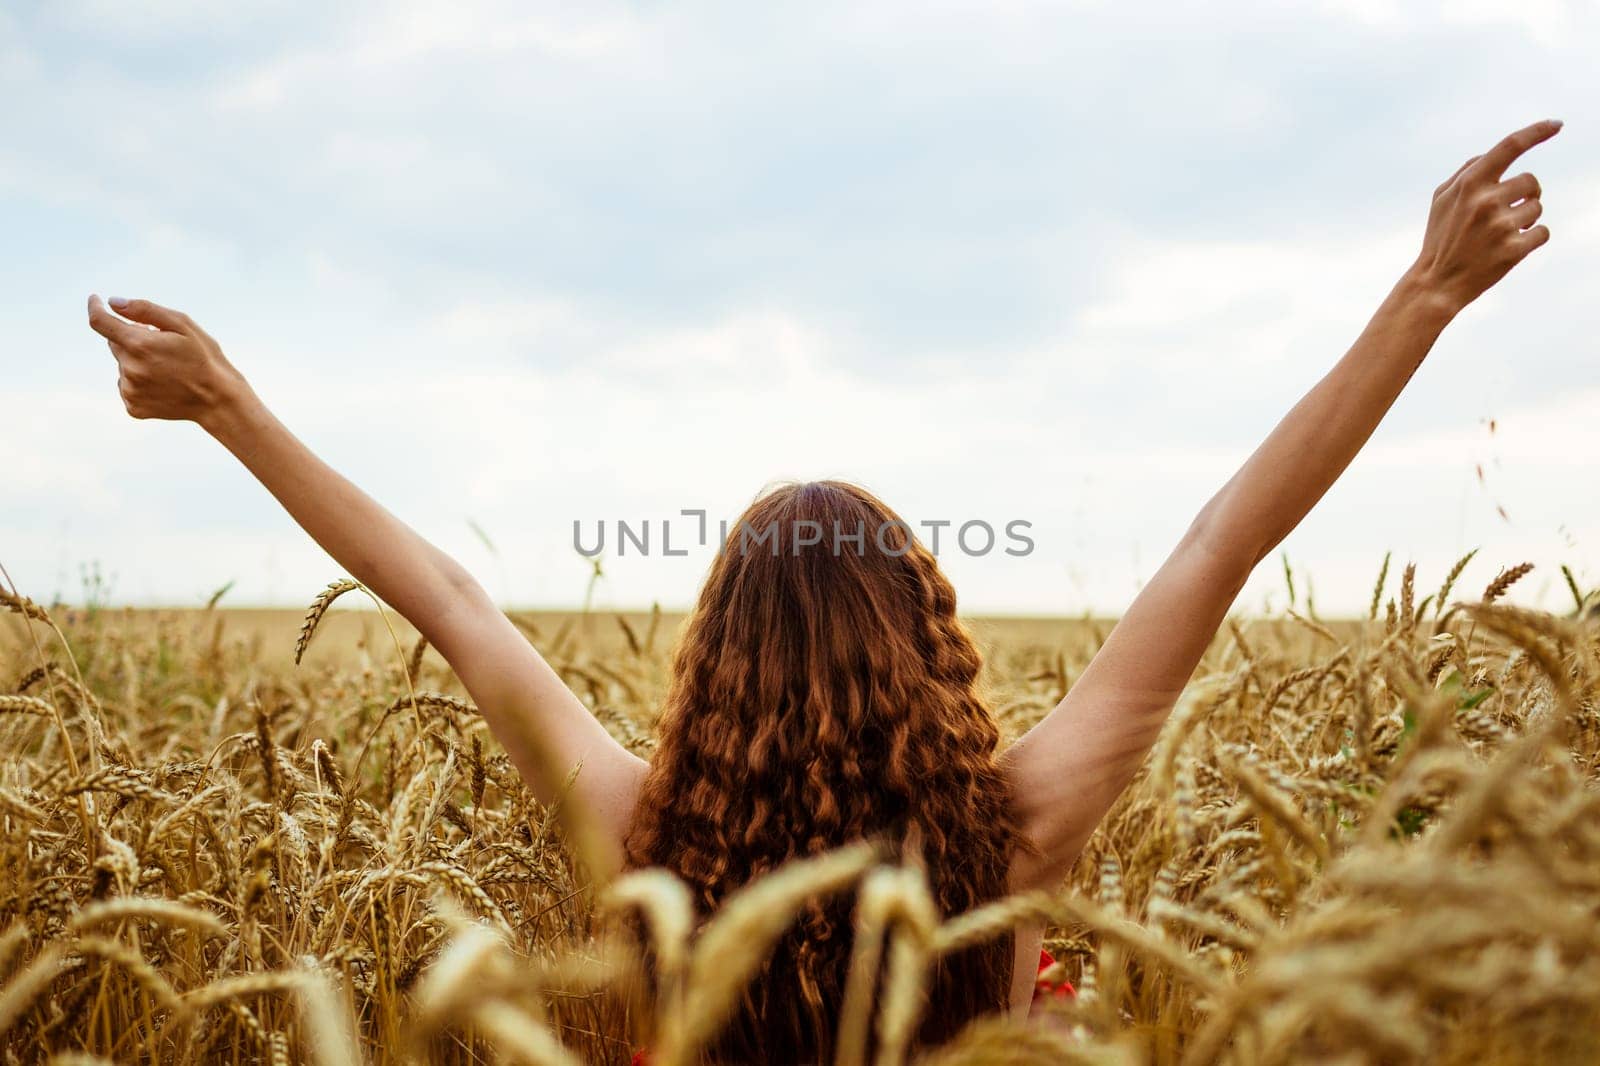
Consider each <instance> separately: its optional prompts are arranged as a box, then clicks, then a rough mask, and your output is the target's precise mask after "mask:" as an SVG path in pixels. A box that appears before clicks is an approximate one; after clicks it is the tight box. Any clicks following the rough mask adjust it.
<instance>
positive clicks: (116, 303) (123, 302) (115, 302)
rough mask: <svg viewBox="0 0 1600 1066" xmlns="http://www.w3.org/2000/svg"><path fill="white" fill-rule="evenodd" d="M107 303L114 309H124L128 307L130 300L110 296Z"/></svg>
mask: <svg viewBox="0 0 1600 1066" xmlns="http://www.w3.org/2000/svg"><path fill="white" fill-rule="evenodd" d="M106 303H108V304H110V305H111V306H112V307H116V308H123V307H127V306H128V298H127V297H126V296H110V297H107V298H106Z"/></svg>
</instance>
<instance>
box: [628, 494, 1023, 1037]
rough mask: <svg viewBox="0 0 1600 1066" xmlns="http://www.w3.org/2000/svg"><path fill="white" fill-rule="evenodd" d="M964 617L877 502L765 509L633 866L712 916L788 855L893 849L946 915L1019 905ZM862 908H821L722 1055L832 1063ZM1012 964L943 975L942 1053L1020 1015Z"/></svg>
mask: <svg viewBox="0 0 1600 1066" xmlns="http://www.w3.org/2000/svg"><path fill="white" fill-rule="evenodd" d="M955 609H956V602H955V593H954V590H953V589H952V588H951V586H950V583H949V582H948V581H947V580H946V579H945V577H944V575H943V574H942V573H941V572H940V571H939V568H938V565H937V563H936V562H935V560H934V558H933V556H932V555H931V554H929V552H928V551H927V550H926V549H925V548H923V547H922V546H921V545H920V544H918V543H917V542H916V541H915V539H914V538H913V537H912V536H911V535H910V529H909V527H908V526H907V525H906V524H905V523H904V522H903V521H902V520H900V519H899V518H898V517H897V516H896V515H895V514H894V513H893V512H892V511H890V510H889V509H888V508H887V507H886V506H884V505H883V504H882V503H881V502H879V501H878V500H877V499H875V498H874V497H872V496H871V495H870V494H869V493H867V492H865V491H864V490H862V489H860V488H857V487H855V486H851V485H846V484H842V483H838V482H812V483H808V484H804V485H792V486H785V487H782V488H779V489H777V490H775V491H773V492H771V493H769V494H768V495H766V496H764V497H762V498H761V499H759V500H758V501H757V502H756V503H755V504H753V505H752V506H751V508H750V509H749V510H748V511H747V512H746V514H745V516H744V517H743V519H742V520H741V521H740V523H739V524H738V525H737V526H736V527H735V528H734V529H733V530H732V531H731V532H730V534H729V536H728V540H727V543H726V544H725V545H724V546H723V550H722V551H721V553H720V554H719V556H718V559H717V561H716V563H715V564H714V565H713V567H712V570H711V574H710V576H709V577H708V578H707V581H706V584H705V587H704V589H703V591H702V593H701V597H700V601H699V604H698V606H697V607H696V610H695V612H694V614H693V616H692V617H691V619H690V621H689V623H688V625H687V626H686V629H685V632H684V634H683V637H682V640H681V643H680V645H679V648H678V651H677V655H676V660H675V669H674V679H673V686H672V689H671V691H670V693H669V695H668V698H667V703H666V707H665V709H664V712H663V715H662V719H661V722H660V726H659V733H660V738H659V744H658V747H657V750H656V754H655V757H654V759H653V760H652V762H651V766H650V769H649V771H648V773H647V774H646V775H645V778H644V781H643V783H642V787H641V791H640V795H639V799H638V802H637V806H636V808H635V817H634V823H633V829H632V832H631V833H630V835H629V837H628V840H627V853H628V861H629V862H630V863H631V864H633V865H636V866H661V867H665V868H667V869H669V870H671V871H672V872H674V873H676V874H677V875H678V876H680V877H681V878H683V879H684V880H685V882H687V884H688V885H689V887H690V889H691V892H692V893H693V895H694V897H695V902H696V903H697V905H698V906H699V907H700V908H701V909H702V913H708V912H709V911H710V910H712V909H713V908H714V907H716V906H717V904H718V903H720V902H721V900H722V899H723V898H725V897H726V896H727V895H728V894H729V893H730V892H731V891H733V890H734V889H737V888H738V887H740V886H741V885H743V884H745V883H746V882H748V881H749V880H751V879H752V878H754V877H757V876H759V875H761V874H762V873H765V872H767V871H769V870H771V869H774V868H775V867H777V866H779V865H781V864H782V863H783V862H785V861H787V860H789V859H792V858H795V857H798V856H807V855H815V854H818V853H820V852H822V851H826V850H829V849H832V848H835V847H839V846H841V845H843V844H846V843H849V842H852V841H856V840H860V839H863V838H878V839H881V840H882V841H883V842H884V843H885V845H886V846H887V847H889V848H890V849H892V850H894V851H898V852H901V853H902V854H904V855H905V857H906V858H913V857H914V858H915V861H920V862H922V863H923V864H924V865H925V866H926V869H927V872H928V877H929V881H930V886H931V888H932V890H933V894H934V897H935V902H936V903H937V905H938V907H939V909H940V910H941V911H942V912H943V914H944V915H946V916H948V915H953V914H957V913H960V912H962V911H964V910H967V909H969V908H971V907H973V906H976V905H978V904H980V903H983V902H986V901H988V900H991V899H994V898H997V897H998V896H1001V895H1003V894H1004V893H1005V891H1006V888H1007V878H1008V874H1009V870H1010V864H1011V859H1012V855H1013V852H1014V851H1015V849H1016V846H1017V830H1016V823H1015V817H1014V811H1013V806H1012V803H1011V798H1010V793H1009V787H1008V785H1007V781H1006V776H1005V773H1004V771H1003V770H1002V769H1001V767H1000V766H999V764H998V763H997V761H996V753H997V748H998V744H999V739H1000V738H999V731H998V729H997V728H996V726H995V723H994V720H993V718H992V716H991V714H990V713H989V710H988V708H987V707H986V706H985V705H984V703H983V701H982V700H981V699H980V698H979V696H978V694H977V691H976V682H977V678H978V673H979V669H980V667H981V660H980V658H979V655H978V652H977V650H976V649H975V648H974V646H973V643H972V641H971V639H970V637H969V635H968V634H967V632H966V630H965V628H964V627H963V626H962V624H961V623H960V621H959V620H958V619H957V618H956V613H955ZM853 903H854V901H853V898H852V897H851V896H849V895H844V896H840V897H837V898H834V899H830V900H825V901H818V902H816V903H815V904H813V905H812V906H811V907H810V908H809V909H808V910H807V911H806V912H805V913H804V914H803V916H802V918H801V920H800V921H799V923H798V924H797V925H796V926H795V927H794V928H793V929H792V930H791V931H790V933H789V934H788V935H787V936H786V937H785V938H784V939H783V940H782V941H781V942H780V944H779V946H778V949H777V950H776V951H775V952H774V954H773V956H772V958H771V959H770V960H769V962H768V964H767V965H766V966H765V967H764V968H763V970H762V972H761V975H760V977H759V978H758V979H757V980H756V981H755V982H754V984H753V985H752V987H751V989H750V991H749V994H748V996H747V999H746V1003H745V1009H744V1010H743V1011H741V1012H740V1014H739V1016H738V1017H736V1018H735V1019H734V1021H733V1022H732V1023H731V1024H730V1025H729V1027H728V1029H727V1031H726V1033H725V1038H724V1041H723V1044H722V1050H723V1052H724V1057H727V1058H730V1059H734V1060H738V1059H740V1058H746V1059H748V1058H752V1057H761V1056H763V1055H765V1056H769V1057H770V1056H771V1055H772V1054H773V1053H774V1052H773V1049H778V1048H783V1049H789V1050H790V1051H791V1052H792V1053H793V1055H794V1056H795V1058H796V1060H797V1061H800V1060H805V1061H812V1060H816V1059H818V1058H826V1057H827V1056H828V1053H829V1049H828V1047H827V1046H826V1042H827V1041H828V1040H829V1038H830V1037H831V1035H832V1032H833V1028H834V1025H835V1023H836V1019H837V1012H838V1007H839V1004H840V1002H841V1000H842V996H843V986H844V980H845V971H846V968H847V960H848V956H849V951H850V945H851V935H850V931H851V913H852V910H853ZM1012 970H1013V962H1012V946H1011V944H1010V943H1009V942H1008V941H1007V942H998V943H993V944H988V945H984V946H981V947H978V948H974V949H971V950H968V951H965V952H961V953H957V954H954V955H951V956H950V957H948V958H946V959H944V960H942V962H941V964H940V967H939V970H938V972H936V973H935V975H934V977H933V980H932V983H931V985H930V1006H929V1009H928V1010H927V1011H926V1013H925V1015H924V1018H925V1021H924V1023H923V1030H922V1035H923V1037H924V1038H925V1039H928V1040H933V1041H937V1040H941V1039H944V1038H946V1037H948V1036H949V1035H951V1034H953V1032H954V1031H955V1030H956V1029H958V1028H959V1027H960V1026H961V1025H962V1024H964V1023H965V1022H966V1021H968V1020H970V1019H971V1018H972V1017H974V1016H976V1015H977V1014H979V1013H983V1012H988V1011H994V1010H1002V1009H1005V1007H1006V1006H1007V1004H1008V1003H1009V1002H1010V999H1011V977H1012ZM1030 976H1031V970H1030Z"/></svg>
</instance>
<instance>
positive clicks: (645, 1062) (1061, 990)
mask: <svg viewBox="0 0 1600 1066" xmlns="http://www.w3.org/2000/svg"><path fill="white" fill-rule="evenodd" d="M1055 964H1056V960H1055V959H1054V958H1053V957H1052V956H1051V954H1050V953H1049V952H1048V951H1046V950H1044V949H1043V948H1040V949H1039V971H1038V972H1039V973H1044V972H1045V971H1046V970H1048V969H1049V968H1050V967H1052V966H1054V965H1055ZM1077 994H1078V993H1077V990H1076V989H1074V988H1073V987H1072V982H1070V981H1057V982H1055V983H1054V984H1052V983H1051V982H1049V981H1046V980H1043V979H1040V980H1039V981H1037V982H1036V983H1035V984H1034V986H1033V1001H1034V1002H1035V1003H1037V1002H1039V1000H1041V999H1071V998H1072V997H1073V996H1076V995H1077ZM633 1066H650V1049H649V1048H640V1049H639V1050H638V1051H635V1052H634V1053H633Z"/></svg>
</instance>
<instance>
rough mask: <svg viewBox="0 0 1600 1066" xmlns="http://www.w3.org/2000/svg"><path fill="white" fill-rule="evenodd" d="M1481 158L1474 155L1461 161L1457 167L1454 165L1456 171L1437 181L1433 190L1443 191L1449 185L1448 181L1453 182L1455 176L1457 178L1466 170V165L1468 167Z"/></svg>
mask: <svg viewBox="0 0 1600 1066" xmlns="http://www.w3.org/2000/svg"><path fill="white" fill-rule="evenodd" d="M1482 158H1483V156H1481V155H1475V156H1473V157H1472V158H1471V159H1469V160H1467V161H1466V162H1465V163H1462V164H1461V165H1460V166H1459V167H1456V172H1455V173H1454V174H1452V175H1450V176H1449V177H1448V178H1445V179H1444V181H1442V182H1440V183H1439V187H1438V188H1437V189H1435V190H1434V191H1435V192H1444V191H1445V190H1446V189H1448V188H1449V187H1450V183H1451V182H1453V181H1455V180H1456V179H1457V178H1459V177H1460V176H1461V175H1462V174H1463V173H1465V171H1466V169H1467V168H1468V167H1470V166H1471V165H1472V164H1474V163H1476V162H1477V161H1478V160H1480V159H1482Z"/></svg>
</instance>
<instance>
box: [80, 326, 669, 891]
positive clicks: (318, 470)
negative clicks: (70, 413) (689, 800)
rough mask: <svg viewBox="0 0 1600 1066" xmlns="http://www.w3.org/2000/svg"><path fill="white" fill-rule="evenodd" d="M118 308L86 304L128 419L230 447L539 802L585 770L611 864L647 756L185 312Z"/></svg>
mask: <svg viewBox="0 0 1600 1066" xmlns="http://www.w3.org/2000/svg"><path fill="white" fill-rule="evenodd" d="M114 303H115V304H116V307H115V309H116V311H117V314H118V315H121V316H122V317H121V318H119V317H117V315H114V314H112V313H111V311H110V310H108V309H107V307H106V305H105V304H104V303H103V302H102V301H101V300H100V299H99V297H90V299H89V325H90V326H91V327H92V328H93V329H94V331H95V332H96V333H99V334H100V335H101V336H103V337H105V338H106V340H107V341H108V342H109V343H110V346H111V352H112V354H113V355H115V356H116V359H117V365H118V368H119V370H120V375H119V378H118V383H117V384H118V388H119V390H120V391H121V393H122V399H123V402H124V404H125V405H126V407H127V409H128V413H129V414H131V415H133V417H135V418H163V419H181V420H188V421H193V422H196V423H198V424H199V425H200V426H201V427H202V428H204V429H205V430H206V431H207V432H208V433H210V434H211V435H212V436H213V437H215V438H216V439H217V440H218V441H219V442H221V443H222V445H223V446H224V447H226V448H227V449H228V450H229V451H230V452H232V453H233V454H234V455H235V456H236V457H237V458H238V459H239V461H240V462H241V463H243V464H244V465H245V467H246V468H248V469H249V471H250V472H251V473H252V474H254V475H255V476H256V478H257V479H258V480H260V482H261V484H262V485H264V486H265V487H266V489H267V491H269V492H271V493H272V495H273V496H275V497H277V499H278V502H279V503H281V504H283V506H284V509H285V510H287V511H288V512H289V514H290V515H291V516H293V518H294V520H295V521H296V522H298V523H300V526H301V528H303V529H304V530H305V531H306V532H307V533H309V534H310V535H311V537H312V538H313V539H314V540H315V541H316V542H317V543H318V544H320V545H322V547H323V548H324V549H326V550H327V552H328V554H329V555H331V556H333V557H334V558H335V559H336V560H338V561H339V564H340V565H341V566H343V567H345V568H346V569H347V570H348V571H349V572H350V574H351V575H352V576H353V577H355V578H356V579H357V580H359V581H361V582H362V583H363V584H365V585H366V586H367V587H368V588H370V589H372V591H373V592H375V593H376V594H377V595H378V596H379V597H381V598H382V599H383V600H384V601H386V602H387V603H389V604H390V605H392V606H393V607H394V608H395V610H397V611H399V612H400V613H401V614H402V615H404V616H405V618H406V619H407V620H408V621H409V622H411V624H412V625H414V626H416V628H417V630H418V632H420V633H421V634H422V635H423V636H425V637H427V638H428V642H429V643H430V644H432V645H433V646H434V647H435V648H437V649H438V650H439V653H440V654H441V655H443V656H444V657H445V659H446V660H447V661H448V662H449V663H450V665H451V667H452V668H453V669H454V670H455V672H456V675H457V676H458V677H460V678H461V682H462V684H464V685H465V686H466V688H467V691H468V692H469V693H471V695H472V698H473V701H474V702H475V703H476V704H477V705H478V709H479V710H480V711H481V712H482V713H483V717H484V720H485V721H486V722H487V723H488V725H489V728H490V729H491V730H493V732H494V735H495V736H496V737H497V738H498V739H499V740H500V742H501V743H502V744H503V745H504V746H505V748H506V751H507V752H508V753H509V754H510V755H511V759H512V761H513V762H514V763H515V764H516V766H517V769H518V771H519V772H521V774H522V776H523V778H524V780H526V781H527V782H528V784H529V786H530V787H531V788H532V789H533V791H534V793H535V794H536V795H537V796H538V797H539V798H540V799H541V800H545V801H548V800H550V799H552V798H553V797H554V796H555V795H556V793H557V791H558V790H559V789H560V787H561V785H562V782H563V780H564V779H565V777H566V775H567V774H568V773H569V772H570V771H571V769H572V767H574V766H577V765H579V764H580V763H581V764H582V767H583V768H582V770H581V771H580V772H579V774H578V777H577V780H576V781H575V782H574V785H573V790H574V798H575V800H576V802H578V803H580V804H582V805H583V806H584V807H585V808H586V809H587V810H588V811H589V812H591V814H592V815H593V816H594V820H595V821H596V822H598V823H599V829H600V831H599V834H598V835H599V836H600V837H601V840H600V842H599V844H600V847H601V848H602V850H603V852H604V854H603V855H601V856H596V858H597V860H598V861H602V862H604V863H606V864H607V865H608V866H611V867H613V868H614V866H615V864H616V863H617V862H618V860H620V857H621V849H620V842H621V840H622V837H623V836H624V834H625V833H626V830H627V825H628V821H629V818H630V817H631V814H632V810H633V801H634V797H635V795H636V793H637V789H638V782H639V779H640V777H641V775H642V774H643V771H644V768H645V763H644V762H643V760H641V759H639V758H638V757H636V756H635V755H633V754H632V753H630V752H629V751H627V749H625V748H623V747H622V746H621V745H620V744H618V743H617V742H616V741H615V740H613V739H612V737H611V735H610V734H608V733H607V732H606V731H605V728H604V727H603V726H601V725H600V723H599V722H598V721H596V720H595V717H594V716H593V715H592V714H590V713H589V711H588V710H587V709H586V708H585V707H584V706H583V704H582V703H580V702H579V700H578V698H577V697H576V696H574V695H573V694H572V692H571V691H570V690H569V689H568V688H567V686H566V685H565V684H564V683H563V682H562V681H561V679H560V677H558V676H557V675H556V673H555V671H554V670H552V669H551V668H550V666H549V665H548V664H547V663H546V662H545V661H544V659H543V657H542V656H540V655H539V653H538V652H537V651H535V650H534V649H533V647H532V646H531V645H529V643H528V642H527V640H526V639H524V638H523V636H522V634H521V633H520V632H519V631H518V630H517V628H516V627H515V626H514V625H512V624H511V622H510V620H509V619H507V618H506V616H505V615H504V614H503V613H502V612H501V611H500V610H499V609H498V608H497V607H496V606H495V605H494V603H493V602H491V601H490V599H489V596H488V594H487V593H486V592H485V591H484V590H483V588H482V586H480V585H479V584H478V583H477V582H476V581H475V580H473V578H472V576H471V575H470V574H468V573H467V572H466V570H464V569H463V568H462V567H461V566H460V564H458V563H457V562H456V561H455V560H454V559H452V558H450V557H449V556H448V555H446V554H445V553H444V552H441V551H440V550H439V549H437V548H435V547H434V546H433V545H432V544H429V543H428V542H427V541H426V540H424V539H423V538H422V537H420V536H418V535H417V534H416V533H415V532H414V531H413V530H412V529H411V528H410V527H409V526H407V525H406V524H405V523H404V522H401V521H400V520H399V519H398V518H396V517H395V516H394V515H392V514H390V513H389V512H388V511H386V510H385V509H384V508H383V507H381V506H379V505H378V503H377V502H376V501H375V500H373V499H372V498H371V497H370V496H368V495H367V494H366V493H364V492H362V491H361V490H360V489H358V488H357V487H356V486H355V485H353V484H351V483H350V482H349V481H347V480H346V479H345V478H343V477H342V476H340V475H339V474H338V472H336V471H335V470H334V469H333V468H331V467H330V466H328V465H327V464H326V463H324V462H323V461H322V460H321V459H319V458H317V456H316V455H314V454H313V453H312V452H311V450H310V449H309V448H307V447H306V446H305V445H304V444H302V443H301V442H300V441H299V440H298V439H296V438H295V436H294V435H293V434H292V433H290V432H289V430H288V429H287V428H285V426H284V425H283V423H282V422H280V421H278V419H277V418H275V417H274V416H273V414H272V412H271V411H269V410H267V408H266V405H265V404H263V403H262V402H261V401H260V399H258V398H257V397H256V395H255V393H254V392H253V391H252V390H251V388H250V386H249V385H248V384H247V383H246V382H245V379H244V377H243V376H242V375H241V374H240V373H239V372H238V371H237V370H235V369H234V368H233V366H232V365H231V364H230V363H229V362H228V360H227V358H226V357H225V356H224V355H223V354H222V349H221V348H220V347H219V346H218V345H217V342H216V341H214V340H212V339H211V337H210V336H209V335H207V334H206V332H205V331H204V330H202V329H201V328H200V327H199V326H197V325H195V323H194V322H193V321H192V320H191V319H190V318H189V317H188V316H187V315H184V314H181V313H179V312H177V311H172V310H169V309H167V308H164V307H160V306H158V305H156V304H152V303H150V302H148V301H145V300H131V301H114ZM123 319H131V320H132V323H130V322H126V321H123ZM133 323H139V324H133Z"/></svg>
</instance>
